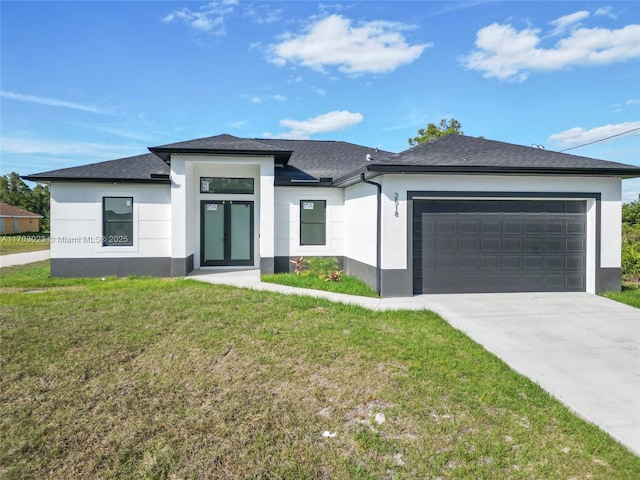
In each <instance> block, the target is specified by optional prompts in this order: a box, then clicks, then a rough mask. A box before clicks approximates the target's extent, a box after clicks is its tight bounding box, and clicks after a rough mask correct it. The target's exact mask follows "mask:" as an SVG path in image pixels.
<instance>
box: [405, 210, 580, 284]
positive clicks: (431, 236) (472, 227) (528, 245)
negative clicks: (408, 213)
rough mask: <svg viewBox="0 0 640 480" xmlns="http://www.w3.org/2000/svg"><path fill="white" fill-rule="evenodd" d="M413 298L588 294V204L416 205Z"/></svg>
mask: <svg viewBox="0 0 640 480" xmlns="http://www.w3.org/2000/svg"><path fill="white" fill-rule="evenodd" d="M413 226H414V234H413V254H414V261H413V277H414V278H413V282H414V283H413V284H414V293H470V292H476V293H484V292H537V291H554V292H555V291H557V292H560V291H567V292H569V291H584V290H585V264H586V258H585V255H586V253H585V252H586V202H584V201H541V200H414V203H413Z"/></svg>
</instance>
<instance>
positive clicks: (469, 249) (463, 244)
mask: <svg viewBox="0 0 640 480" xmlns="http://www.w3.org/2000/svg"><path fill="white" fill-rule="evenodd" d="M458 249H459V252H460V253H479V252H480V242H479V241H478V239H477V238H466V237H462V238H460V239H459V240H458Z"/></svg>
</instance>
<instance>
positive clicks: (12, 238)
mask: <svg viewBox="0 0 640 480" xmlns="http://www.w3.org/2000/svg"><path fill="white" fill-rule="evenodd" d="M48 249H49V234H48V233H23V234H21V235H0V255H10V254H12V253H24V252H35V251H38V250H48Z"/></svg>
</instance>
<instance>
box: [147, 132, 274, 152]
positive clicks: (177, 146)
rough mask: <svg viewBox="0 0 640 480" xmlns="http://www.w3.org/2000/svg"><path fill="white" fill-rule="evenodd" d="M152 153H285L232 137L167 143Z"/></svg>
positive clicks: (224, 135)
mask: <svg viewBox="0 0 640 480" xmlns="http://www.w3.org/2000/svg"><path fill="white" fill-rule="evenodd" d="M149 150H151V151H152V152H156V151H157V152H181V151H204V150H212V151H226V152H234V151H236V152H286V150H285V149H282V148H278V147H275V146H272V145H269V144H267V143H264V142H263V141H262V140H260V139H250V138H240V137H234V136H233V135H227V134H223V135H216V136H213V137H206V138H196V139H194V140H187V141H184V142H177V143H169V144H167V145H159V146H157V147H150V148H149Z"/></svg>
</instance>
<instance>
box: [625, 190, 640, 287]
mask: <svg viewBox="0 0 640 480" xmlns="http://www.w3.org/2000/svg"><path fill="white" fill-rule="evenodd" d="M622 279H623V282H625V283H627V284H632V285H635V286H638V285H640V202H631V203H625V204H624V205H623V206H622Z"/></svg>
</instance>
